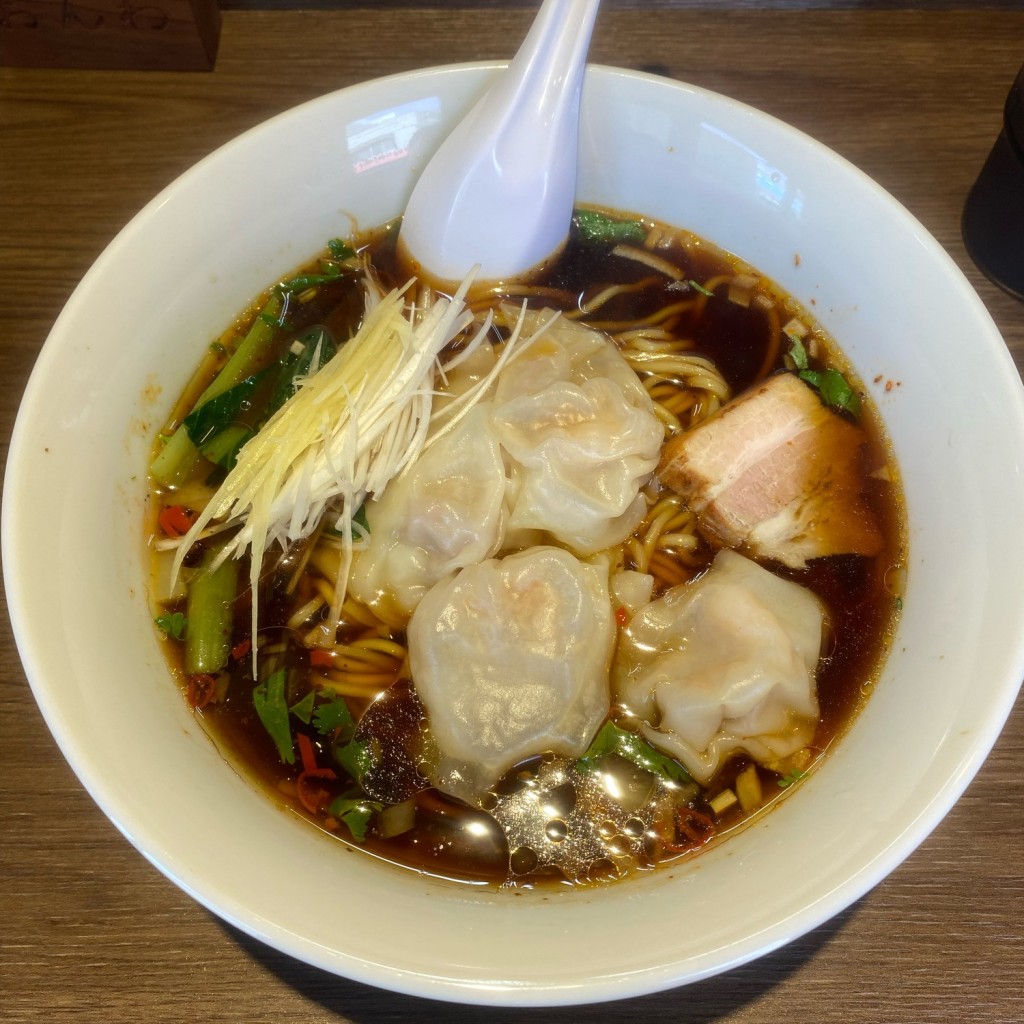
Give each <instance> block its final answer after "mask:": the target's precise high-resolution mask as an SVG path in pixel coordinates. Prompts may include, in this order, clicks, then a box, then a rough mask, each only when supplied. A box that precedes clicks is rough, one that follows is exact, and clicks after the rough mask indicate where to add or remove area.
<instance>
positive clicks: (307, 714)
mask: <svg viewBox="0 0 1024 1024" xmlns="http://www.w3.org/2000/svg"><path fill="white" fill-rule="evenodd" d="M315 700H316V691H315V690H310V691H309V693H307V694H306V696H305V697H303V698H302V700H300V701H296V702H295V703H294V704H293V705H292V706H291V707H290V708H289V709H288V710H289V711H290V712H291V713H292V714H293V715H294V716H295V717H296V718H297V719H298V720H299V721H300V722H305V724H306V725H309V720H310V718H311V717H312V714H313V701H315Z"/></svg>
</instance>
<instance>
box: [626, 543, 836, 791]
mask: <svg viewBox="0 0 1024 1024" xmlns="http://www.w3.org/2000/svg"><path fill="white" fill-rule="evenodd" d="M822 623H823V611H822V607H821V604H820V603H819V601H818V599H817V598H816V597H815V596H814V595H813V594H812V593H811V592H810V591H808V590H805V589H804V588H803V587H801V586H799V585H798V584H796V583H792V582H790V581H789V580H784V579H781V578H780V577H778V576H774V575H772V573H770V572H768V570H767V569H763V568H761V566H759V565H758V564H757V563H756V562H753V561H751V560H750V559H748V558H744V557H743V556H742V555H739V554H737V553H736V552H734V551H720V552H719V553H718V555H716V557H715V561H714V563H713V564H712V567H711V569H710V570H708V572H707V573H705V574H704V575H703V576H701V577H700V578H699V579H697V580H695V581H694V582H693V583H689V584H684V585H682V586H678V587H674V588H673V589H672V590H670V591H669V592H668V593H667V594H665V596H664V597H662V598H660V599H659V600H657V601H653V602H652V603H651V604H649V605H647V606H646V607H645V608H642V609H640V611H638V612H637V614H636V615H634V616H633V619H632V621H631V622H630V624H629V627H628V629H626V630H625V631H624V633H623V635H622V637H621V638H620V641H619V650H618V656H617V658H616V664H615V668H614V670H613V687H614V689H615V690H616V693H617V697H618V699H619V700H621V701H622V702H623V703H624V704H626V705H627V706H628V707H629V708H630V709H631V710H633V711H634V712H635V713H637V714H638V715H639V716H640V717H641V718H642V719H644V721H645V722H647V723H649V724H647V725H645V726H644V729H643V732H644V735H645V736H646V737H647V739H648V740H650V742H651V743H653V744H654V745H655V746H657V747H659V748H660V749H661V750H663V751H665V752H666V753H668V754H671V755H672V756H673V757H677V758H678V759H679V760H680V761H681V762H682V763H683V764H684V765H685V766H686V768H687V769H688V770H689V772H690V774H691V775H692V776H693V777H694V778H695V779H696V780H697V781H698V782H708V781H709V780H710V779H711V777H712V776H713V775H714V774H715V772H716V771H717V770H718V768H719V766H720V765H721V763H722V762H723V761H725V760H727V759H728V757H729V755H731V754H733V753H735V752H737V751H741V750H745V751H747V752H748V753H749V754H750V755H751V756H752V757H753V758H754V759H755V760H758V761H772V760H775V759H777V758H780V757H786V756H787V755H789V754H792V753H795V752H796V751H797V750H799V749H800V748H801V747H804V746H806V745H807V744H808V743H809V742H810V741H811V739H812V737H813V735H814V728H815V726H816V724H817V721H818V700H817V693H816V688H815V679H814V673H815V668H816V666H817V663H818V657H819V654H820V652H821V642H822ZM650 723H656V724H650Z"/></svg>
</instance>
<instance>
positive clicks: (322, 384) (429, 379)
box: [174, 275, 548, 664]
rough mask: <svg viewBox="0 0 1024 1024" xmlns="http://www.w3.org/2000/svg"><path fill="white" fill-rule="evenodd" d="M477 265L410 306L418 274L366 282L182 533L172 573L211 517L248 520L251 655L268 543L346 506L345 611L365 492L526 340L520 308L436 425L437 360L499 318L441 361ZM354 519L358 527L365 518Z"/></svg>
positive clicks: (338, 526)
mask: <svg viewBox="0 0 1024 1024" xmlns="http://www.w3.org/2000/svg"><path fill="white" fill-rule="evenodd" d="M472 276H473V275H470V277H468V278H467V279H466V280H465V281H464V282H463V283H462V285H461V287H460V288H459V289H458V291H457V292H456V293H455V295H454V296H452V297H451V298H447V297H445V296H439V297H437V298H436V299H435V300H434V301H433V303H432V304H431V305H430V306H429V307H428V308H425V309H418V308H416V307H415V306H409V308H408V309H407V308H406V303H405V300H404V296H405V293H406V291H408V289H409V286H410V285H411V284H412V282H409V284H407V285H406V286H405V288H402V289H396V290H393V291H391V292H390V293H389V294H387V295H386V296H384V297H383V298H378V296H377V294H375V293H374V291H373V286H372V285H371V284H369V283H368V294H367V313H366V317H365V319H364V322H363V324H362V326H361V327H360V328H359V330H358V331H357V332H356V334H355V335H354V336H353V337H352V338H351V339H350V340H349V341H348V342H347V343H346V344H345V345H343V346H342V348H341V350H340V351H339V352H338V354H337V355H336V356H335V357H334V358H333V359H331V360H330V361H329V362H327V363H326V364H325V365H324V366H323V367H321V369H320V370H319V371H318V372H317V373H315V374H313V375H312V376H310V377H307V378H305V379H304V380H302V381H301V382H300V386H299V388H298V390H297V391H296V393H295V394H294V395H293V396H292V397H291V398H290V399H289V400H288V401H287V402H286V403H285V404H284V405H283V406H282V407H281V408H280V409H279V410H278V411H277V412H276V413H275V414H274V415H273V416H272V417H271V418H270V419H269V420H268V421H267V423H266V424H265V425H264V426H263V427H262V428H261V429H260V431H259V433H258V434H256V436H255V437H253V438H252V439H251V440H250V441H249V442H248V443H246V444H245V446H244V447H243V448H242V449H241V451H240V452H239V455H238V460H237V463H236V465H235V467H234V468H233V469H232V470H231V471H230V473H229V474H228V475H227V477H226V478H225V480H224V482H223V483H222V484H221V486H220V488H219V489H218V490H217V493H216V494H215V495H214V496H213V499H212V500H211V501H210V503H209V504H208V505H207V507H206V508H205V509H204V510H203V512H202V513H201V514H200V516H199V518H198V519H197V521H196V522H195V524H194V525H193V526H192V528H191V529H190V530H189V532H188V533H187V534H186V535H185V536H184V537H183V538H182V540H181V543H180V545H179V547H178V552H177V555H176V558H175V563H174V572H175V574H177V572H178V570H179V569H180V567H181V564H182V561H183V559H184V557H185V554H186V553H187V552H188V550H189V548H190V547H191V546H192V544H193V543H194V542H195V541H196V540H197V539H198V538H199V537H200V535H201V534H202V533H203V531H204V530H206V529H207V527H208V526H209V525H210V523H211V522H212V521H213V520H218V521H220V525H219V527H218V529H227V528H231V527H235V526H240V529H239V530H238V532H237V533H236V534H235V535H234V536H233V537H232V538H231V539H230V540H229V541H228V542H227V544H226V545H225V546H224V548H223V549H222V551H221V554H220V558H219V562H223V561H224V560H225V559H227V558H238V557H240V556H241V555H243V554H244V553H245V551H246V549H247V548H250V549H251V567H250V582H251V585H252V593H253V601H252V606H253V607H252V629H253V654H254V659H255V650H256V626H257V611H258V609H257V583H258V580H259V575H260V569H261V566H262V563H263V556H264V553H265V552H266V550H267V548H268V547H270V545H271V544H272V543H274V542H275V541H276V542H278V543H280V544H281V545H282V547H286V546H287V545H288V544H289V543H294V542H295V541H297V540H301V539H303V538H305V537H308V536H310V535H311V534H312V533H313V532H314V531H315V530H316V529H317V528H318V526H319V525H320V521H321V519H322V517H323V516H324V514H325V512H326V511H327V510H328V507H329V506H330V507H331V510H332V513H333V512H334V511H337V513H338V515H337V520H336V522H335V523H334V524H333V525H334V529H335V530H337V532H338V533H339V534H340V535H341V538H342V550H343V554H342V564H341V571H340V573H339V579H338V584H337V587H336V592H335V595H334V602H333V607H332V614H333V616H334V621H335V622H337V619H338V617H339V615H340V612H341V606H342V604H343V603H344V600H345V593H346V590H347V586H348V575H349V570H350V568H351V561H352V550H353V522H352V518H353V516H354V515H355V514H356V512H357V511H358V510H359V508H360V506H361V505H362V504H363V502H364V501H365V500H366V499H367V498H368V497H371V496H373V495H377V494H380V493H381V491H382V490H383V489H384V487H385V485H386V484H387V482H388V481H389V480H391V479H392V478H393V477H395V476H396V475H397V474H399V473H400V472H401V471H402V470H403V469H404V468H405V467H406V466H408V465H410V464H411V463H412V462H414V461H415V460H416V458H417V457H418V456H419V454H420V452H421V451H422V450H423V448H424V446H425V444H427V443H428V440H432V439H433V438H434V437H437V436H440V435H441V434H442V433H444V432H446V431H447V430H449V429H451V427H452V426H454V424H455V423H456V422H457V421H458V420H459V419H461V418H462V416H464V415H465V413H466V412H468V411H469V409H470V408H471V407H472V406H473V405H474V404H475V402H476V401H479V399H480V398H482V397H483V395H484V393H485V392H486V390H487V388H488V387H489V386H490V384H491V383H492V381H493V380H494V377H495V376H496V375H497V373H498V372H499V371H500V369H501V368H502V367H503V366H504V365H505V364H506V363H507V361H508V360H509V359H510V358H511V356H512V354H513V350H516V351H518V349H521V348H525V345H520V346H518V348H517V342H518V340H519V337H520V334H521V329H522V316H520V319H519V322H518V323H517V324H516V325H515V329H514V330H513V332H512V335H511V337H510V338H509V341H508V342H507V343H506V345H505V348H504V350H503V352H502V355H501V358H500V359H499V360H498V364H497V365H496V366H495V367H494V369H493V370H492V371H491V373H489V374H488V375H487V376H486V377H484V378H483V379H482V380H480V381H478V382H477V383H476V384H475V385H474V386H473V387H472V388H471V389H470V390H469V391H467V392H466V393H465V394H464V395H462V396H460V398H459V399H458V400H456V401H455V402H452V403H450V404H449V405H448V406H447V407H446V409H445V410H444V417H443V418H444V421H445V422H444V423H443V425H439V424H438V423H437V422H435V423H434V426H435V430H434V433H433V436H429V435H430V429H431V424H432V417H431V409H432V402H433V395H434V374H435V371H436V370H440V372H441V373H442V374H443V373H444V372H445V371H446V370H448V369H451V368H452V367H453V366H455V365H457V364H458V363H459V362H461V361H462V360H463V359H465V358H467V357H468V356H469V355H470V354H471V352H472V351H473V350H474V349H475V348H476V347H477V346H479V345H480V343H481V342H482V341H483V339H484V337H485V336H486V334H487V332H488V331H489V330H490V327H491V322H492V318H491V315H490V314H488V315H487V317H486V318H485V320H484V322H483V323H482V325H481V326H480V328H479V329H478V330H477V332H476V333H475V334H474V336H473V338H472V339H471V340H470V341H469V342H468V344H467V345H466V346H465V347H464V348H462V349H461V350H460V351H459V352H458V353H457V354H456V355H455V356H454V357H453V358H452V359H451V360H450V362H448V363H447V364H445V365H440V364H439V363H438V355H439V353H440V352H441V350H442V349H443V348H444V347H445V345H447V344H448V343H449V342H450V341H452V340H453V339H454V338H455V337H457V336H458V334H459V333H460V332H461V331H463V330H465V329H466V328H467V327H468V326H469V325H470V324H471V323H472V322H473V315H472V313H470V312H469V311H468V310H466V309H465V305H464V299H465V295H466V292H467V291H468V289H469V286H470V284H471V282H472ZM524 311H525V307H524ZM547 326H548V324H545V325H544V327H543V328H542V329H541V331H542V330H544V329H546V327H547ZM541 331H537V332H536V333H535V334H534V335H533V336H532V337H531V338H530V339H529V341H532V340H533V339H534V338H536V337H537V336H539V334H540V333H541ZM437 419H438V417H434V420H435V421H436V420H437ZM339 499H340V502H339ZM339 506H340V507H339ZM355 528H356V530H357V531H358V530H359V529H360V528H359V526H358V524H357V525H356V527H355ZM218 564H219V563H218ZM331 634H332V636H331V637H325V642H330V641H331V640H332V639H333V630H332V631H331ZM254 664H255V660H254Z"/></svg>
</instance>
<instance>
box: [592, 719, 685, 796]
mask: <svg viewBox="0 0 1024 1024" xmlns="http://www.w3.org/2000/svg"><path fill="white" fill-rule="evenodd" d="M612 753H614V754H618V755H619V756H620V757H624V758H626V759H627V760H629V761H632V762H633V764H635V765H636V766H637V767H639V768H643V769H644V771H648V772H651V774H653V775H660V776H661V777H662V778H663V779H668V780H669V781H670V782H690V781H691V779H690V773H689V772H688V771H687V770H686V769H685V768H684V767H683V766H682V765H681V764H680V763H679V762H678V761H676V760H673V759H672V758H671V757H666V756H665V755H664V754H662V753H660V752H659V751H657V750H655V749H654V747H652V746H651V745H650V743H648V742H647V741H646V740H644V739H642V738H641V737H639V736H637V734H636V733H632V732H627V731H626V730H625V729H620V728H619V727H618V726H617V725H616V724H615V723H614V722H606V723H605V724H604V725H603V726H602V728H601V731H600V732H599V733H598V734H597V736H595V737H594V742H593V743H591V744H590V746H589V747H588V748H587V751H586V753H585V754H584V755H583V757H581V758H580V760H579V765H580V767H581V768H583V769H584V771H589V770H590V769H592V768H594V767H595V766H596V763H597V761H598V760H599V759H600V758H602V757H604V756H605V755H606V754H612Z"/></svg>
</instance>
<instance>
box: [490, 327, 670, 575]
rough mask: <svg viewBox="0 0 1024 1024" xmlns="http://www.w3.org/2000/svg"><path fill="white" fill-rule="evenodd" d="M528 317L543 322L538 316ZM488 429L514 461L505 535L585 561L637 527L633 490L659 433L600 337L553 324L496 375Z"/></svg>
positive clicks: (654, 454) (644, 398)
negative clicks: (568, 551) (544, 535)
mask: <svg viewBox="0 0 1024 1024" xmlns="http://www.w3.org/2000/svg"><path fill="white" fill-rule="evenodd" d="M530 316H532V317H533V318H534V319H536V320H537V322H542V318H543V317H544V316H545V314H536V313H535V314H531V315H530ZM529 328H530V318H529V317H528V323H527V329H529ZM492 422H493V426H494V430H495V433H496V434H497V437H498V439H499V440H500V442H501V444H502V447H503V448H504V449H505V451H506V452H507V453H508V455H509V456H510V458H511V460H512V466H511V470H510V480H509V496H508V497H509V506H510V509H511V515H510V518H509V528H510V529H511V530H516V531H519V530H523V531H526V530H544V531H547V532H548V533H549V534H551V535H552V536H553V537H555V538H557V539H558V540H560V541H561V542H562V543H564V544H567V545H568V546H569V547H571V548H573V549H574V550H575V551H577V552H579V553H580V554H585V555H586V554H593V553H594V552H597V551H600V550H602V549H603V548H607V547H610V546H612V545H613V544H619V543H621V542H622V541H623V540H625V538H626V537H628V536H629V534H630V533H632V532H633V530H634V529H635V528H636V527H637V525H639V523H640V520H641V519H642V518H643V516H644V513H645V511H646V503H645V502H644V499H643V498H642V497H641V496H640V488H641V486H642V485H643V484H644V483H645V482H646V480H647V478H648V477H649V476H650V474H651V473H652V472H653V470H654V468H655V466H656V465H657V462H658V456H659V453H660V450H661V442H662V439H663V437H664V430H663V428H662V426H661V424H660V423H659V421H658V419H657V417H656V416H655V415H654V411H653V404H652V402H651V399H650V397H649V396H648V394H647V391H646V390H645V389H644V387H643V385H642V384H641V383H640V381H639V379H638V377H637V376H636V374H635V373H634V372H633V370H632V369H631V368H630V367H629V365H628V364H627V363H626V361H625V360H624V359H623V358H622V356H621V355H620V354H619V352H618V350H617V349H616V348H615V346H614V345H613V344H612V342H611V341H610V340H609V339H608V338H606V337H605V336H604V335H602V334H600V333H599V332H597V331H593V330H590V329H589V328H587V327H583V326H582V325H580V324H575V323H572V322H571V321H568V320H558V321H557V322H556V323H555V324H554V326H552V327H551V328H549V329H548V331H547V332H546V333H545V334H544V335H543V336H542V337H541V338H540V339H538V340H537V341H535V342H534V343H533V344H532V345H530V347H529V348H528V349H526V351H525V352H523V353H522V354H521V355H520V356H519V357H518V358H516V359H515V360H513V361H512V363H510V364H509V366H507V367H506V368H505V369H504V370H503V371H502V373H501V376H500V377H499V379H498V384H497V389H496V392H495V402H494V417H493V421H492Z"/></svg>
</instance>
